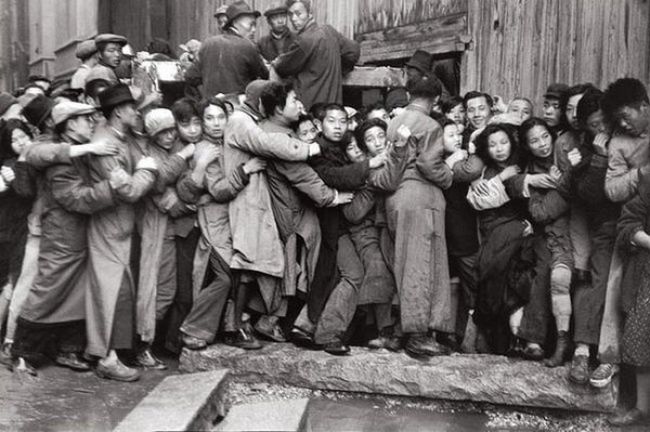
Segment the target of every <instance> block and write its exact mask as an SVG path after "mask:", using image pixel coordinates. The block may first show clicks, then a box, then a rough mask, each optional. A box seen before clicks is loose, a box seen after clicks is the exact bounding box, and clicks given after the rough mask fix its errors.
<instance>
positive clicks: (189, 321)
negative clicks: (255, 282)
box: [180, 251, 233, 342]
mask: <svg viewBox="0 0 650 432" xmlns="http://www.w3.org/2000/svg"><path fill="white" fill-rule="evenodd" d="M210 271H211V272H212V274H213V279H212V281H211V282H210V283H209V284H208V285H207V286H206V287H205V288H203V289H202V290H201V291H199V294H198V295H197V296H196V298H195V299H194V303H193V305H192V309H191V311H190V313H189V315H188V316H187V318H186V319H185V322H183V325H182V326H181V328H180V331H181V332H183V333H185V334H186V335H188V336H193V337H195V338H199V339H203V340H205V341H207V342H212V340H214V337H215V335H216V334H217V331H218V330H219V325H220V324H221V317H222V315H223V310H224V307H225V305H226V302H227V301H228V295H229V293H230V289H231V288H232V286H233V275H232V272H231V271H230V266H229V265H228V263H226V261H224V259H223V258H221V256H220V255H219V254H218V253H216V252H215V251H212V252H211V253H210Z"/></svg>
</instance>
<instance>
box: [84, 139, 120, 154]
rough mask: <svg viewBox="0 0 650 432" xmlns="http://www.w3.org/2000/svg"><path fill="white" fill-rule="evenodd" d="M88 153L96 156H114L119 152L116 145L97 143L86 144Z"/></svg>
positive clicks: (104, 142)
mask: <svg viewBox="0 0 650 432" xmlns="http://www.w3.org/2000/svg"><path fill="white" fill-rule="evenodd" d="M88 150H89V151H88V153H89V154H92V155H96V156H115V155H116V154H117V153H118V152H119V148H118V146H117V143H115V142H111V141H98V142H93V143H90V144H88Z"/></svg>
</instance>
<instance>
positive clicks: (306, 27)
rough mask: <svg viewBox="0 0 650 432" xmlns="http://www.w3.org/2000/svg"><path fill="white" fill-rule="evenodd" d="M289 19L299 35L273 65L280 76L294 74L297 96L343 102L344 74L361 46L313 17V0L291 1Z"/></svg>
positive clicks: (306, 101) (307, 102) (311, 102)
mask: <svg viewBox="0 0 650 432" xmlns="http://www.w3.org/2000/svg"><path fill="white" fill-rule="evenodd" d="M287 6H288V7H289V19H290V20H291V25H293V27H294V29H295V30H296V32H298V34H297V35H296V40H295V42H294V43H293V45H291V47H289V50H288V51H287V52H286V53H284V54H282V55H281V56H279V57H278V58H276V59H275V60H274V61H273V62H272V63H271V64H272V66H273V67H274V68H275V71H276V72H277V73H278V75H280V77H283V78H288V77H292V76H295V78H296V91H297V93H298V98H299V99H300V100H301V101H302V103H303V104H304V105H305V108H307V109H309V108H311V106H312V105H314V104H315V103H319V102H320V103H332V102H336V103H342V102H343V87H342V81H343V74H345V73H347V72H349V71H350V70H352V68H353V67H354V65H355V63H356V62H357V61H358V60H359V56H360V53H361V51H360V47H359V44H358V43H357V42H355V41H352V40H350V39H347V38H345V37H344V36H343V35H342V34H341V33H339V32H338V31H336V30H335V29H334V28H333V27H332V26H329V25H318V24H316V21H315V20H314V15H313V11H312V9H311V7H312V4H311V1H310V0H288V1H287Z"/></svg>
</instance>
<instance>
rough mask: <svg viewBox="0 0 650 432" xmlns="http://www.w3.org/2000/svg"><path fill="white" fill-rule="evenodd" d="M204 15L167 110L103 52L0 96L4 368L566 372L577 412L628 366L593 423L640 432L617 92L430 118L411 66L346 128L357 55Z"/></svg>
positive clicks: (114, 48)
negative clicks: (195, 357) (505, 366)
mask: <svg viewBox="0 0 650 432" xmlns="http://www.w3.org/2000/svg"><path fill="white" fill-rule="evenodd" d="M215 16H216V18H217V19H218V20H219V22H220V26H223V28H222V30H221V31H220V33H219V34H218V35H215V36H212V37H210V38H208V39H207V40H205V41H203V42H198V41H196V40H193V41H190V42H188V43H187V44H185V45H184V46H183V47H184V49H185V50H186V53H185V54H184V56H182V58H181V63H182V64H183V65H184V66H183V67H184V68H185V69H186V75H185V76H186V81H187V90H186V96H185V97H182V98H179V99H177V100H175V101H172V102H171V103H170V104H169V105H165V104H164V103H162V100H161V98H159V97H155V95H153V97H152V95H151V94H149V95H145V94H144V93H143V92H142V91H141V90H140V89H137V88H135V87H133V86H132V85H130V84H132V83H131V82H130V81H129V79H128V74H127V75H126V77H125V76H124V74H123V73H119V71H120V68H123V67H124V60H125V58H129V56H130V54H129V52H128V50H126V49H125V46H127V40H126V38H124V37H122V36H119V35H112V34H101V35H98V36H96V37H95V38H94V39H92V40H88V41H84V42H81V43H80V44H79V45H78V48H77V56H78V57H79V59H80V60H81V61H82V65H81V66H80V67H79V69H78V70H77V72H75V74H74V75H73V76H72V78H71V79H70V80H67V81H63V82H61V81H58V82H55V83H51V82H50V80H49V79H47V78H46V77H42V76H34V77H31V79H30V82H29V83H28V84H27V85H26V86H25V87H24V88H21V89H18V90H16V92H15V93H14V94H9V93H2V94H0V115H1V118H2V123H1V125H0V140H1V141H0V164H1V165H2V168H1V170H0V244H1V245H2V246H1V247H0V250H1V256H0V266H1V267H0V283H1V284H2V287H3V294H2V298H1V299H0V318H2V322H3V325H4V329H5V330H4V334H5V338H4V344H3V346H2V353H1V355H0V359H2V361H3V362H4V363H6V364H7V365H9V366H11V367H12V368H13V369H14V370H15V371H16V372H20V373H29V374H36V366H37V365H38V364H39V358H42V357H43V356H44V355H45V356H49V357H50V358H52V359H53V360H54V361H55V363H56V364H58V365H61V366H65V367H69V368H72V369H75V370H82V371H85V370H90V369H94V370H95V371H96V373H97V375H99V376H100V377H103V378H107V379H115V380H121V381H133V380H137V379H138V378H139V376H140V374H141V372H140V370H139V369H138V368H139V367H140V368H145V369H147V368H150V369H151V368H153V369H164V368H165V367H166V365H165V363H164V362H163V361H161V360H160V359H159V358H158V357H157V356H156V355H154V353H153V352H152V347H153V346H154V345H156V346H158V345H157V344H160V345H163V344H164V345H165V346H166V348H167V349H169V350H170V351H172V352H179V350H180V348H181V347H183V346H184V347H186V348H187V349H190V350H200V349H203V348H205V347H206V346H207V345H210V344H213V343H224V344H228V345H232V346H236V347H240V348H243V349H246V350H255V349H259V348H261V347H262V343H261V342H260V339H262V340H265V341H267V343H268V342H287V341H289V342H292V343H294V344H296V345H299V346H301V347H305V348H308V349H322V350H324V351H325V352H327V353H329V354H332V355H346V354H347V353H348V352H349V351H350V348H349V344H350V343H351V341H353V342H354V343H355V344H361V345H365V346H367V347H368V348H370V349H386V350H390V351H402V350H403V351H404V352H406V353H407V354H408V355H410V356H413V357H416V358H420V359H426V358H429V357H431V356H438V355H447V354H449V353H451V352H454V351H456V352H468V353H491V354H502V355H509V356H514V357H522V358H525V359H529V360H531V361H539V362H543V363H544V365H546V366H547V367H551V368H553V367H558V366H561V365H563V364H565V363H566V362H570V368H569V374H568V379H569V380H570V381H572V382H573V383H575V384H577V385H591V386H594V387H597V388H603V387H606V386H608V385H609V384H610V382H611V380H612V377H613V376H614V375H615V374H616V373H618V370H619V365H620V364H628V365H631V366H633V367H634V368H635V371H636V379H637V393H638V394H637V407H636V408H634V409H632V410H630V411H627V412H625V413H623V414H622V415H619V416H617V417H616V418H614V419H612V422H613V423H615V424H629V423H633V422H638V421H641V420H643V419H645V418H647V416H648V412H649V410H650V397H649V394H648V393H649V392H650V372H649V370H650V369H648V367H650V306H649V305H650V276H648V269H650V260H649V258H650V234H649V233H650V231H649V230H650V226H649V225H650V164H648V162H649V159H648V158H649V156H650V141H649V140H650V136H649V135H648V133H649V132H650V101H649V100H648V95H647V91H646V88H645V86H644V85H643V84H642V83H641V82H640V81H638V80H636V79H633V78H621V79H618V80H616V81H615V82H613V83H611V84H610V85H609V86H608V87H607V88H606V89H605V90H604V91H603V90H601V89H598V88H596V87H595V86H594V85H592V84H588V83H586V84H577V85H572V86H568V85H565V84H559V83H554V84H551V85H549V87H548V89H547V91H546V93H545V94H544V95H540V100H539V101H538V102H537V101H532V100H529V99H526V98H523V97H517V96H515V95H513V96H514V97H513V98H512V99H511V100H510V101H509V103H506V100H505V99H504V98H501V97H492V96H491V95H489V94H487V93H484V92H481V91H470V92H467V93H466V94H465V95H464V96H462V97H461V96H454V95H453V94H450V92H449V91H447V89H445V86H444V85H443V84H442V82H441V81H440V80H439V79H438V78H437V77H436V76H435V74H433V73H432V72H431V56H429V55H428V54H427V53H424V52H416V53H415V55H414V56H413V58H412V59H411V60H410V61H409V62H408V63H407V64H406V72H407V73H406V76H407V82H406V88H405V89H397V90H395V91H394V93H392V95H391V96H389V97H388V98H387V100H386V101H384V100H381V101H378V102H376V103H373V104H372V105H368V106H366V107H356V108H353V107H350V106H343V105H342V100H343V91H342V76H343V74H344V73H345V72H346V71H348V70H350V69H351V68H352V67H353V66H354V64H355V63H356V62H357V61H358V59H359V45H358V44H357V43H356V42H354V41H352V40H349V39H346V38H345V37H343V36H342V35H341V34H340V33H338V32H337V31H336V30H335V29H333V28H332V27H330V26H327V25H319V24H317V23H316V22H315V21H314V19H313V14H312V12H311V3H310V2H309V1H308V0H290V1H288V2H287V6H286V7H279V8H274V9H272V10H270V11H267V12H266V13H265V16H266V18H267V20H268V23H269V25H270V29H271V30H270V34H269V35H268V36H266V37H264V38H263V39H262V40H261V41H260V42H259V43H258V44H255V43H254V42H253V41H252V39H253V35H254V33H255V30H256V20H257V19H258V17H259V16H260V14H259V12H257V11H254V10H252V9H250V7H249V6H248V5H247V4H246V3H245V2H243V1H237V2H235V3H233V4H231V5H230V6H228V7H227V8H223V9H220V10H219V11H218V13H217V14H216V15H215ZM288 21H290V22H291V24H292V27H293V29H292V30H289V28H288ZM155 45H156V44H155V43H152V44H151V51H152V52H156V53H157V55H158V56H162V57H167V56H169V55H170V53H169V51H168V50H167V51H165V50H156V49H155ZM158 45H161V46H163V48H164V47H165V44H158ZM131 57H132V56H131ZM269 77H271V79H269ZM388 102H390V104H389V103H388ZM539 102H541V104H540V103H539ZM536 113H541V116H536V115H535V114H536ZM619 328H622V332H620V331H619V330H618V329H619Z"/></svg>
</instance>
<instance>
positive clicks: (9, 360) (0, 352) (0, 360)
mask: <svg viewBox="0 0 650 432" xmlns="http://www.w3.org/2000/svg"><path fill="white" fill-rule="evenodd" d="M11 345H12V344H11V343H9V342H5V343H3V344H2V349H0V364H3V365H5V366H8V367H11V365H12V364H13V356H12V355H11Z"/></svg>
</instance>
